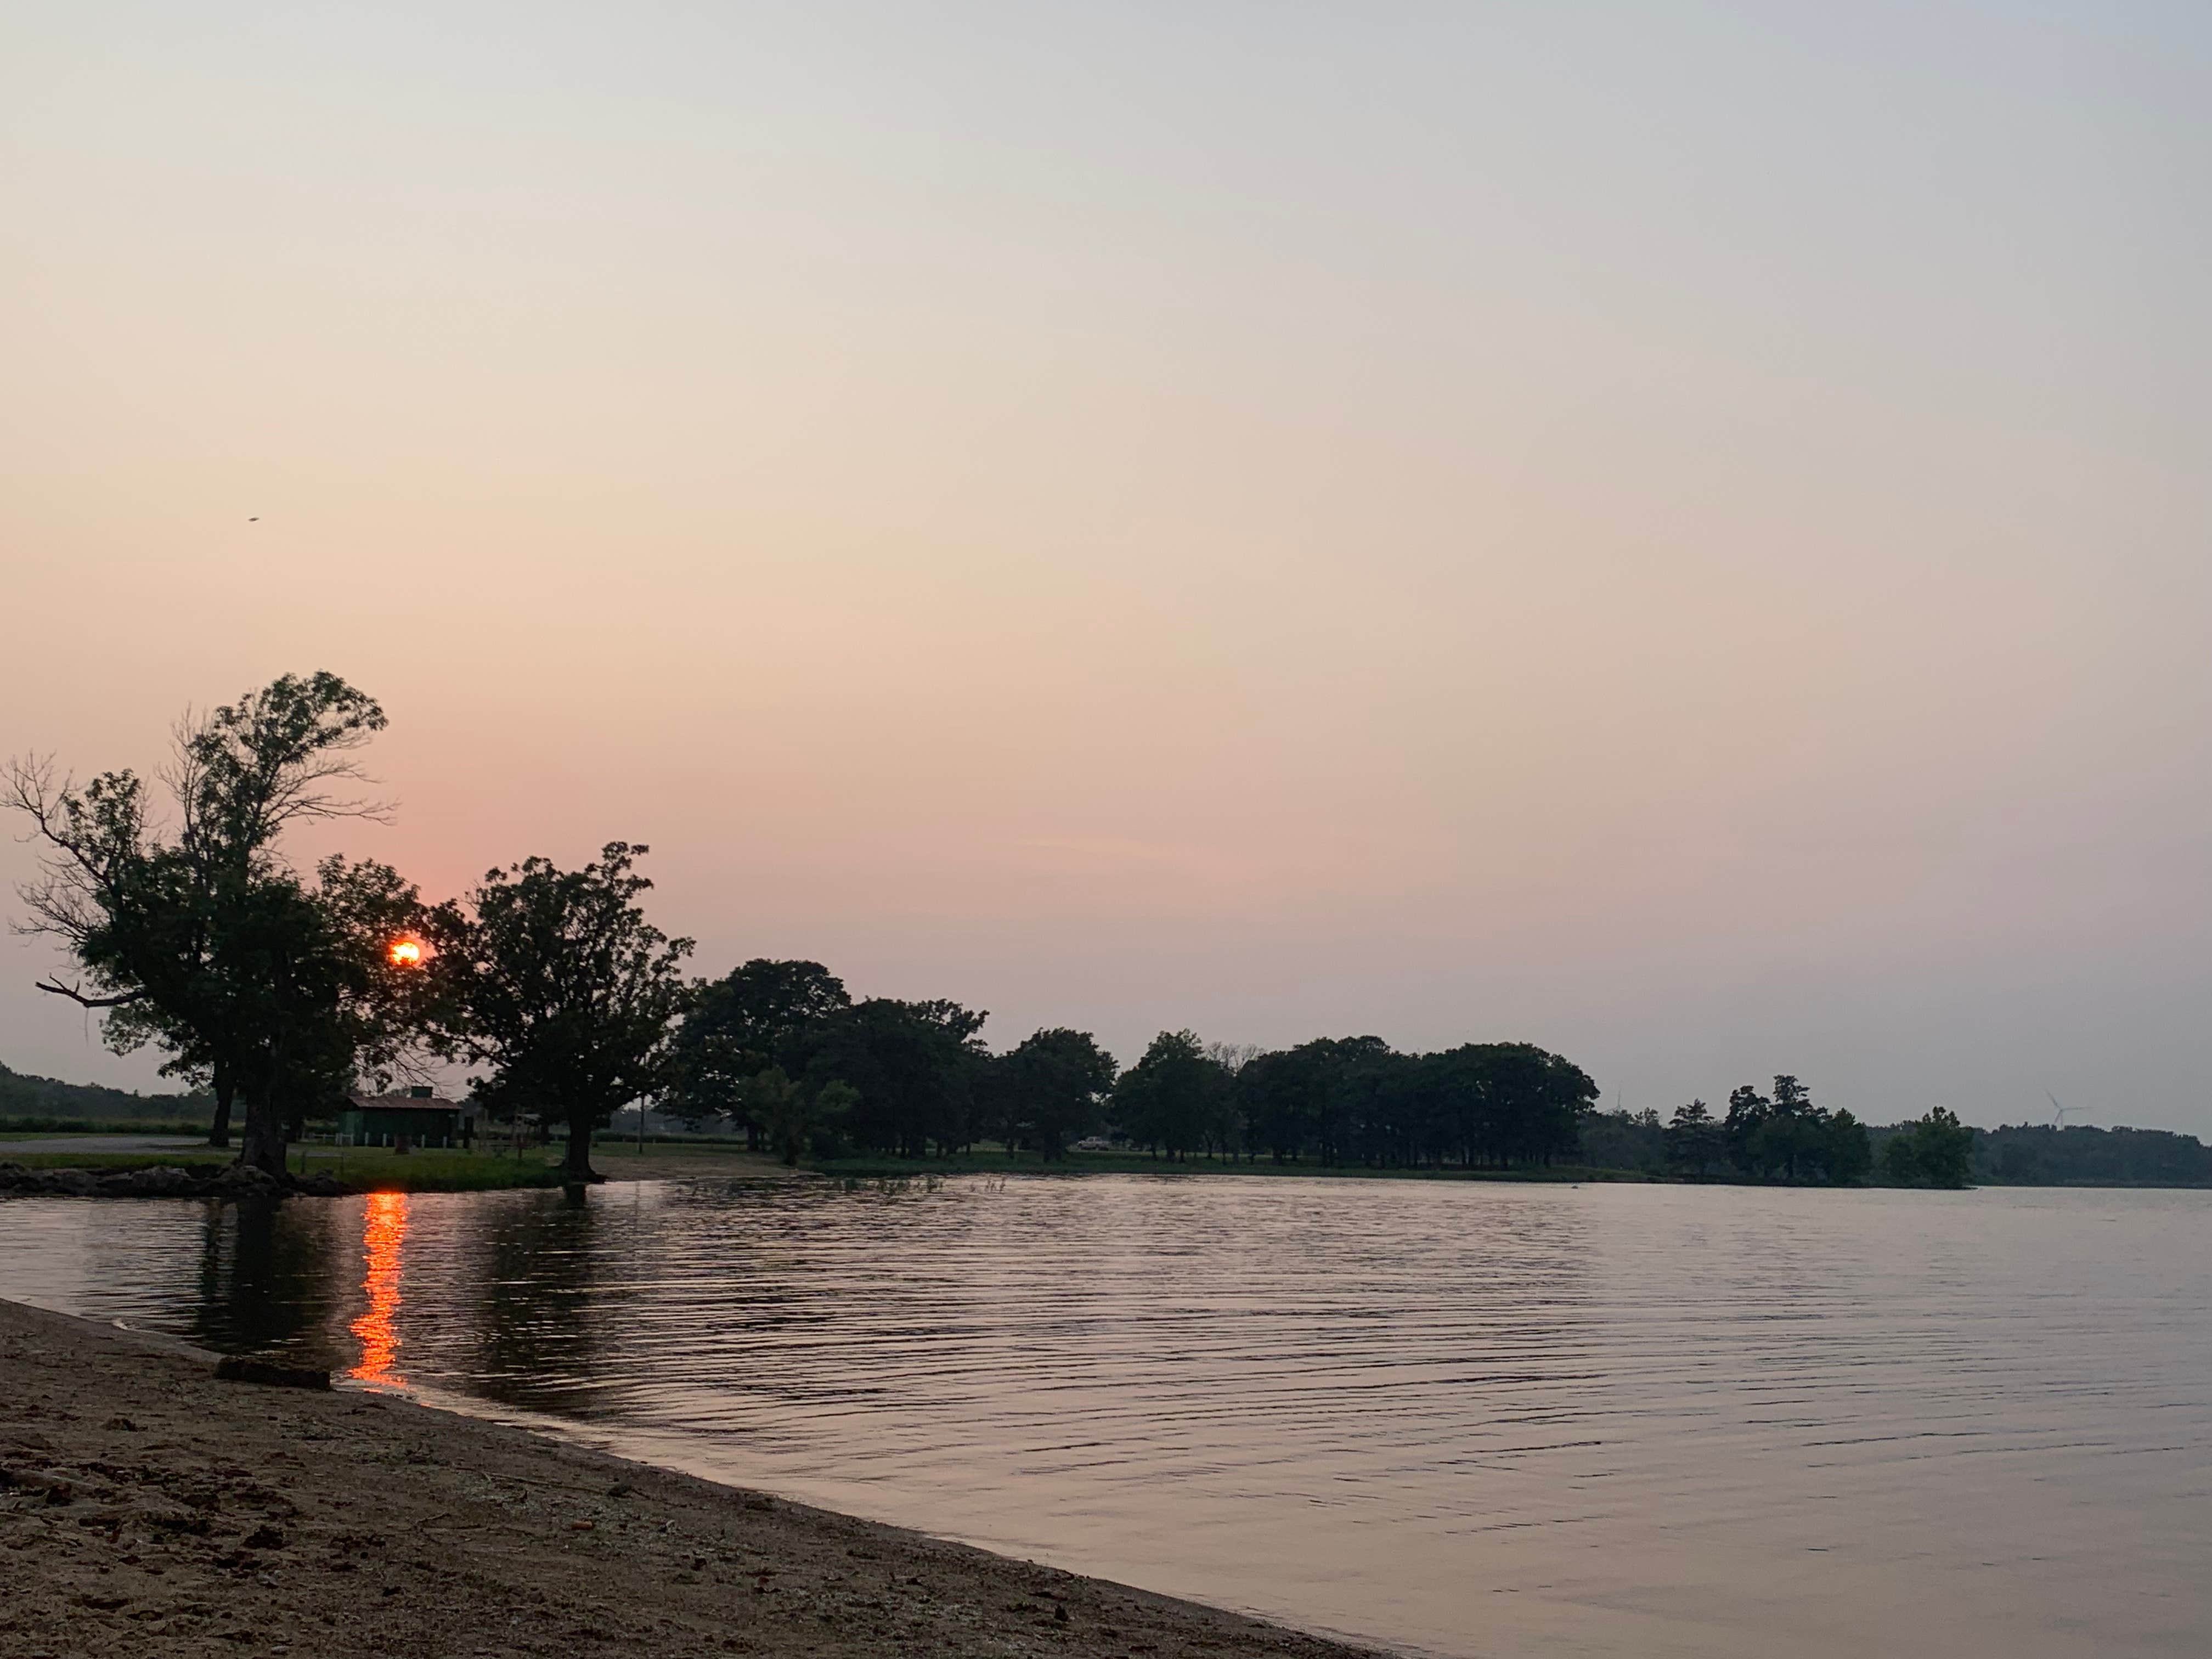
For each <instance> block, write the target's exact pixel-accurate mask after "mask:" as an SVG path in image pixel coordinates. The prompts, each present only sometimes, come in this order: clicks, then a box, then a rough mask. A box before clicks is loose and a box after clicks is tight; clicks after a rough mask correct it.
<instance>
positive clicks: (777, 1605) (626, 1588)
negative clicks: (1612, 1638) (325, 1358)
mask: <svg viewBox="0 0 2212 1659" xmlns="http://www.w3.org/2000/svg"><path fill="white" fill-rule="evenodd" d="M601 1653H605V1654H614V1653H620V1654H623V1655H625V1656H638V1659H659V1656H674V1655H679V1654H680V1655H685V1656H693V1655H702V1654H711V1653H746V1654H758V1655H763V1656H773V1659H781V1656H799V1655H816V1656H824V1659H829V1656H841V1655H855V1656H870V1659H874V1656H891V1655H925V1654H926V1655H938V1654H948V1655H950V1654H960V1655H969V1654H974V1655H992V1656H1007V1659H1012V1656H1029V1655H1066V1656H1076V1659H1107V1656H1121V1655H1128V1656H1137V1659H1168V1656H1174V1659H1241V1656H1248V1655H1262V1654H1266V1655H1285V1656H1295V1659H1361V1653H1362V1650H1358V1649H1353V1648H1349V1647H1345V1646H1342V1645H1340V1644H1335V1643H1332V1642H1328V1641H1323V1640H1322V1639H1319V1638H1313V1637H1307V1636H1302V1635H1298V1634H1297V1633H1295V1632H1289V1631H1285V1630H1281V1629H1278V1628H1275V1627H1273V1626H1267V1625H1262V1624H1259V1623H1256V1622H1255V1621H1253V1620H1247V1619H1242V1618H1238V1617H1237V1616H1235V1615H1232V1614H1230V1613H1218V1612H1215V1611H1213V1610H1212V1609H1210V1608H1206V1607H1197V1606H1194V1605H1193V1604H1191V1603H1188V1602H1182V1601H1171V1600H1169V1599H1167V1598H1164V1597H1160V1596H1154V1595H1147V1594H1146V1593H1145V1592H1143V1591H1139V1590H1133V1589H1125V1588H1122V1587H1121V1586H1118V1585H1114V1584H1109V1583H1102V1582H1100V1581H1098V1580H1096V1579H1089V1578H1081V1577H1074V1576H1073V1575H1070V1574H1067V1573H1063V1572H1059V1571H1054V1570H1052V1569H1049V1568H1044V1567H1038V1566H1033V1565H1028V1564H1026V1563H1024V1562H1019V1561H1014V1560H1011V1559H1006V1558H1004V1557H1000V1556H995V1555H991V1554H987V1553H984V1552H982V1551H980V1550H974V1549H969V1548H967V1547H964V1546H961V1545H957V1544H950V1543H945V1542H943V1541H938V1540H934V1539H930V1538H926V1537H923V1536H921V1535H919V1534H914V1533H909V1532H903V1531H901V1530H898V1529H896V1528H890V1527H885V1526H881V1525H878V1524H877V1523H875V1522H867V1521H861V1520H856V1519H854V1518H852V1517H849V1516H840V1515H832V1514H829V1513H827V1512H825V1511H823V1510H813V1509H808V1508H805V1507H803V1506H801V1505H798V1504H787V1503H786V1502H784V1501H783V1500H781V1499H778V1498H768V1497H764V1496H762V1495H760V1494H757V1493H749V1492H738V1491H735V1490H732V1489H731V1488H729V1487H725V1486H715V1485H713V1484H712V1483H710V1482H708V1481H703V1480H693V1479H690V1477H688V1476H684V1475H678V1474H668V1473H665V1472H664V1471H661V1470H659V1469H654V1468H647V1467H645V1466H642V1465H639V1464H635V1463H629V1462H623V1461H622V1460H620V1459H618V1458H614V1457H610V1456H606V1455H601V1454H599V1453H594V1452H590V1451H586V1450H582V1449H577V1448H574V1447H569V1446H565V1445H562V1443H558V1442H556V1441H554V1440H550V1439H547V1438H544V1437H540V1436H537V1435H533V1434H531V1433H528V1432H526V1431H522V1430H519V1429H512V1428H506V1427H501V1426H500V1425H495V1424H489V1423H482V1422H478V1421H477V1420H475V1419H470V1418H465V1417H460V1416H457V1415H455V1414H453V1413H447V1412H441V1411H435V1410H432V1409H430V1408H428V1407H422V1406H417V1405H414V1404H412V1403H410V1402H408V1401H402V1400H398V1399H392V1398H389V1397H380V1396H376V1395H367V1394H362V1393H356V1392H351V1391H340V1392H335V1393H332V1392H319V1391H314V1390H311V1389H300V1388H289V1387H278V1386H270V1385H265V1384H259V1383H248V1382H230V1381H219V1380H218V1379H217V1378H216V1375H215V1361H214V1357H213V1356H211V1355H209V1354H205V1353H202V1352H198V1351H197V1350H194V1349H191V1348H188V1347H186V1346H184V1345H182V1344H180V1343H176V1342H172V1341H169V1340H166V1339H161V1338H158V1337H152V1336H149V1335H145V1334H140V1333H135V1332H125V1331H121V1330H117V1329H114V1328H109V1327H106V1326H101V1325H96V1324H91V1323H88V1322H84V1321H82V1320H76V1319H71V1318H69V1317H67V1316H64V1315H59V1314H51V1313H46V1312H43V1311H40V1310H35V1309H31V1308H26V1307H23V1306H21V1304H15V1303H9V1302H0V1654H5V1655H7V1656H9V1659H38V1656H41V1655H44V1656H48V1659H63V1656H70V1659H74V1656H77V1655H94V1654H100V1655H106V1654H112V1655H118V1656H119V1655H131V1656H148V1655H159V1656H163V1659H169V1656H197V1655H224V1656H242V1655H249V1654H284V1655H299V1656H309V1655H313V1656H322V1655H331V1656H349V1655H363V1656H368V1655H390V1656H407V1659H417V1656H421V1659H446V1656H491V1655H519V1654H560V1655H592V1654H601ZM1368 1659H1372V1656H1368Z"/></svg>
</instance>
